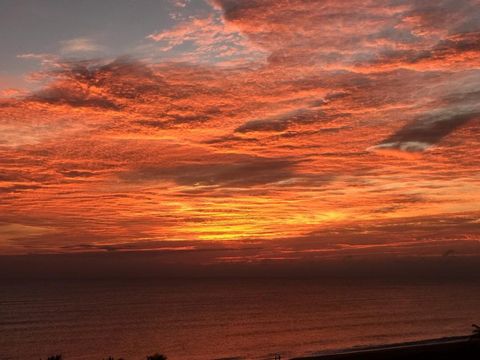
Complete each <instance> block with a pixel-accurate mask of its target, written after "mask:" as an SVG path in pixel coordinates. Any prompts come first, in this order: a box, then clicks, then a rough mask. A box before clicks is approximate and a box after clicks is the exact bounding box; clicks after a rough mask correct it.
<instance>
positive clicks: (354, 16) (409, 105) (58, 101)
mask: <svg viewBox="0 0 480 360" xmlns="http://www.w3.org/2000/svg"><path fill="white" fill-rule="evenodd" d="M47 3H48V2H47ZM12 4H13V3H12ZM48 4H50V6H51V8H50V9H47V10H48V11H51V12H53V11H54V9H53V7H54V6H55V2H52V3H48ZM12 6H14V5H12ZM32 6H33V5H32ZM163 6H164V10H165V11H164V14H163V15H162V16H164V17H167V18H168V19H169V20H168V23H167V20H165V21H164V22H162V21H161V20H158V26H157V27H156V29H153V28H148V27H147V26H146V25H145V29H144V31H143V32H142V23H141V21H138V26H137V27H136V30H135V31H137V32H138V34H142V35H141V36H140V35H138V36H137V35H135V36H137V37H138V39H136V38H134V36H133V35H132V36H131V37H132V38H128V46H126V45H125V46H124V47H120V45H118V44H117V43H121V42H120V41H117V42H115V41H116V40H115V38H114V37H113V35H111V37H109V36H110V35H109V33H108V31H112V33H113V32H114V33H117V34H118V33H119V31H120V30H121V29H122V28H123V27H125V26H129V25H128V24H126V23H122V24H120V25H119V27H118V31H113V30H112V27H111V26H110V25H109V24H110V22H109V18H108V17H107V18H105V17H100V16H99V19H98V22H99V23H98V24H100V25H99V27H98V29H100V30H97V28H95V31H93V30H88V31H87V29H86V28H82V30H81V31H80V30H78V34H77V36H76V37H70V38H65V39H63V40H58V39H56V40H55V41H54V40H52V43H51V44H48V41H47V40H48V37H46V39H47V40H42V41H45V44H46V45H45V49H43V50H42V49H39V48H38V46H37V48H36V50H35V51H33V50H32V51H31V52H28V51H25V52H22V53H16V52H15V46H13V45H12V44H13V40H12V44H10V45H9V46H8V47H7V45H6V44H5V45H4V49H5V51H7V52H8V53H9V54H11V55H12V56H14V57H15V58H16V62H15V65H11V68H5V69H2V70H3V71H2V72H0V91H1V93H0V94H1V95H2V98H1V99H0V254H6V255H8V254H27V253H28V254H31V253H72V252H96V251H98V252H103V251H112V250H115V251H127V250H128V251H144V250H145V251H147V250H157V251H169V252H172V251H178V252H188V253H189V254H191V253H192V252H193V253H197V254H198V257H197V258H194V259H193V260H192V261H200V262H202V261H207V262H213V263H222V262H257V261H261V260H265V259H274V260H282V259H309V260H311V259H323V258H332V257H333V258H336V257H345V256H375V255H395V256H428V257H430V256H445V255H450V254H454V255H456V256H471V255H479V254H480V206H479V204H480V195H479V194H480V175H479V170H480V147H479V145H480V142H479V141H480V140H479V139H480V137H479V135H480V125H479V119H480V103H479V101H478V100H479V98H480V97H479V95H480V93H479V88H480V2H479V1H477V0H443V1H434V2H430V1H413V0H409V1H400V0H398V1H397V0H389V1H387V0H376V1H365V0H363V1H356V0H349V1H338V0H335V1H333V0H332V1H328V0H325V1H309V0H250V1H240V0H216V1H210V2H205V1H203V0H202V1H194V0H192V1H172V2H166V1H165V2H163ZM138 7H139V8H140V9H141V8H142V2H141V1H140V2H138ZM114 10H115V9H114ZM12 11H13V10H12ZM120 11H123V12H127V10H125V9H124V8H122V9H118V12H120ZM132 11H133V10H132ZM112 14H113V15H111V16H112V19H113V17H114V16H115V18H117V17H118V16H119V14H118V13H115V11H113V13H112ZM167 15H168V16H167ZM65 16H66V15H65ZM79 16H80V18H81V19H82V17H84V18H85V21H87V20H86V19H87V17H88V16H89V14H88V13H87V12H86V10H85V13H80V14H79ZM160 18H161V16H160V15H159V19H160ZM24 20H25V21H24V23H25V24H27V25H24V26H25V28H24V29H23V31H25V32H27V31H30V30H32V29H30V28H28V21H27V20H28V19H24ZM112 23H113V20H112ZM80 24H83V23H81V22H80ZM77 25H78V24H77ZM77 25H75V26H77ZM45 26H46V25H45ZM65 26H66V25H65ZM72 26H74V25H72ZM78 26H80V25H78ZM109 26H110V27H109ZM112 26H113V25H112ZM42 29H44V28H42V27H41V26H40V27H39V28H36V29H33V30H34V31H32V33H34V32H35V31H38V32H39V35H34V34H33V35H31V36H40V35H42ZM45 29H46V28H45ZM66 30H68V28H66ZM45 31H47V30H45ZM49 31H52V33H53V30H52V29H50V30H49ZM132 31H133V30H132ZM57 33H58V32H55V34H57ZM60 34H61V32H60ZM135 34H136V33H135ZM57 35H58V34H57ZM12 36H13V35H12ZM18 36H20V35H18ZM52 36H53V35H52ZM58 36H60V35H58ZM126 37H127V35H122V38H123V39H126ZM22 39H23V37H22ZM22 39H20V38H19V39H18V41H19V42H21V41H26V40H22ZM109 39H111V40H109ZM114 40H115V41H114ZM39 41H40V40H39ZM125 42H126V40H125ZM114 43H115V44H117V45H114ZM52 44H53V45H52ZM55 44H56V45H55ZM122 44H123V43H122ZM47 45H48V46H47ZM1 46H2V44H1V42H0V47H1ZM19 46H20V45H19ZM122 46H123V45H122ZM37 50H38V51H37ZM121 55H125V56H121ZM22 61H27V62H32V61H33V63H29V66H28V69H27V67H26V68H25V69H23V68H21V65H18V64H21V63H22ZM31 68H33V69H31ZM12 74H13V75H12ZM226 249H228V251H226ZM222 250H224V251H222ZM206 251H207V252H208V253H209V254H211V255H209V256H208V257H205V256H204V255H203V254H204V253H205V252H206ZM189 256H190V255H189ZM195 259H197V260H195Z"/></svg>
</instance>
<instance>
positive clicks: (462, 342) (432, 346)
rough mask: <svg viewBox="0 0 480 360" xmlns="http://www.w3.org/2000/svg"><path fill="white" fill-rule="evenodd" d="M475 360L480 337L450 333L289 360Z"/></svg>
mask: <svg viewBox="0 0 480 360" xmlns="http://www.w3.org/2000/svg"><path fill="white" fill-rule="evenodd" d="M428 358H432V359H433V358H434V359H436V360H437V359H478V358H480V337H478V336H472V335H466V336H452V337H443V338H437V339H425V340H418V341H409V342H405V343H393V344H385V345H378V346H366V347H358V348H350V349H344V350H337V351H325V352H321V353H315V354H312V355H305V356H300V357H295V358H292V359H290V360H377V359H378V360H382V359H389V360H392V359H393V360H401V359H428Z"/></svg>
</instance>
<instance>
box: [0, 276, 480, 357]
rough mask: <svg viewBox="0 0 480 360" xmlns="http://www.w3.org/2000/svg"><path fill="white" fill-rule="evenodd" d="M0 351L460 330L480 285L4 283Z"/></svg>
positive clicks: (236, 353) (227, 348) (329, 343)
mask: <svg viewBox="0 0 480 360" xmlns="http://www.w3.org/2000/svg"><path fill="white" fill-rule="evenodd" d="M0 286H1V288H0V359H2V360H6V359H22V360H24V359H27V360H28V359H35V360H38V359H40V358H43V359H45V358H46V357H47V356H48V355H51V354H56V353H61V354H63V355H64V358H65V359H66V360H80V359H85V360H87V359H88V360H94V359H98V360H100V359H104V358H106V357H108V356H110V355H111V356H115V357H123V358H125V359H126V360H140V359H145V356H146V355H148V354H152V353H155V352H161V353H164V354H166V355H167V356H168V358H169V360H176V359H179V360H182V359H189V360H197V359H199V360H200V359H218V358H227V357H228V358H247V359H269V358H272V354H273V353H281V354H283V355H284V356H285V357H289V356H294V355H301V354H309V353H313V352H317V351H322V350H326V349H333V348H345V347H351V346H357V345H365V344H381V343H389V342H398V341H404V340H413V339H420V338H429V337H439V336H444V335H455V334H458V335H462V334H465V333H468V332H469V331H470V324H471V323H472V322H476V321H477V322H480V284H469V285H468V284H455V285H452V284H448V285H446V284H443V285H442V284H418V285H391V284H389V285H388V284H383V285H381V284H376V285H372V284H369V285H367V284H352V283H348V284H335V285H332V284H325V283H324V282H322V281H321V280H284V279H281V280H280V279H276V280H265V279H264V280H259V279H255V280H251V279H250V280H246V279H243V280H177V281H171V280H170V281H166V280H157V281H130V282H114V281H91V282H80V281H77V282H29V283H26V282H23V283H16V284H12V283H10V284H0Z"/></svg>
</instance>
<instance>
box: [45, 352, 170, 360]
mask: <svg viewBox="0 0 480 360" xmlns="http://www.w3.org/2000/svg"><path fill="white" fill-rule="evenodd" d="M47 360H63V357H62V355H52V356H49V357H48V358H47ZM103 360H124V359H123V358H118V359H115V358H114V357H113V356H109V357H108V358H106V359H103ZM147 360H167V357H166V356H165V355H162V354H158V353H157V354H153V355H150V356H147Z"/></svg>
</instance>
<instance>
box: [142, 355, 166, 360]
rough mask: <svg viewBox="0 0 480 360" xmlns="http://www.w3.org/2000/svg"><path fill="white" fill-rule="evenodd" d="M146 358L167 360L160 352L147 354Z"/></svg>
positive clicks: (149, 359)
mask: <svg viewBox="0 0 480 360" xmlns="http://www.w3.org/2000/svg"><path fill="white" fill-rule="evenodd" d="M147 360H167V357H166V356H165V355H162V354H154V355H150V356H147Z"/></svg>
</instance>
